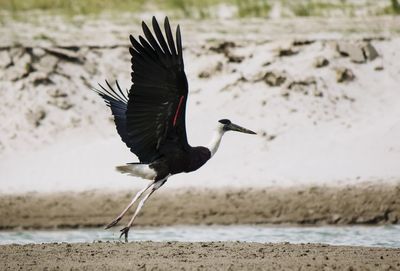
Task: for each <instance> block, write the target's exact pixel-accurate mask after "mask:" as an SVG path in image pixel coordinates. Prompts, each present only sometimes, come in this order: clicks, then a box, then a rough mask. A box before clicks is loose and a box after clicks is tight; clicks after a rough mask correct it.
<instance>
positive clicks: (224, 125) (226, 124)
mask: <svg viewBox="0 0 400 271" xmlns="http://www.w3.org/2000/svg"><path fill="white" fill-rule="evenodd" d="M218 122H219V123H220V127H221V129H222V130H223V131H224V132H227V131H236V132H241V133H246V134H252V135H255V134H256V133H255V132H253V131H251V130H249V129H246V128H243V127H241V126H239V125H236V124H234V123H232V122H231V121H230V120H228V119H222V120H219V121H218Z"/></svg>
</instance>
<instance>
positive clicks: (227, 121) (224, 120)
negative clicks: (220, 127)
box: [219, 119, 231, 125]
mask: <svg viewBox="0 0 400 271" xmlns="http://www.w3.org/2000/svg"><path fill="white" fill-rule="evenodd" d="M219 122H220V123H222V124H224V125H226V124H230V123H231V121H230V120H228V119H222V120H219Z"/></svg>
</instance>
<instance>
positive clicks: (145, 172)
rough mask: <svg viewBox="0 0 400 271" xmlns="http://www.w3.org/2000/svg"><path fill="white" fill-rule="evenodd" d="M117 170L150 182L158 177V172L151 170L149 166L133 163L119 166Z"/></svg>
mask: <svg viewBox="0 0 400 271" xmlns="http://www.w3.org/2000/svg"><path fill="white" fill-rule="evenodd" d="M115 169H116V170H117V171H119V172H121V173H123V174H128V175H129V176H134V177H140V178H143V179H148V180H154V179H155V177H156V176H157V172H156V171H155V170H154V169H152V168H150V167H149V165H147V164H140V163H132V164H126V165H123V166H117V167H115Z"/></svg>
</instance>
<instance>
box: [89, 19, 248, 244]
mask: <svg viewBox="0 0 400 271" xmlns="http://www.w3.org/2000/svg"><path fill="white" fill-rule="evenodd" d="M152 26H153V32H154V34H155V36H154V35H153V33H152V32H151V31H150V29H149V27H148V26H147V25H146V24H145V23H144V22H142V28H143V33H144V37H143V36H139V37H138V39H136V38H134V37H133V36H132V35H130V37H129V38H130V42H131V47H130V48H129V52H130V54H131V57H132V58H131V62H132V66H131V68H132V73H131V81H132V86H131V88H130V90H129V91H128V90H127V91H126V92H124V91H122V89H121V87H120V85H119V84H118V81H116V88H117V90H115V89H114V88H113V87H112V86H111V85H110V84H109V83H108V82H107V81H106V85H107V86H106V87H107V88H106V87H103V86H102V85H100V84H99V86H100V89H94V90H95V91H96V92H97V93H98V94H99V95H100V96H101V97H102V98H103V99H104V101H105V102H106V104H107V105H108V106H109V107H110V109H111V113H112V115H113V116H114V122H115V126H116V128H117V132H118V134H119V135H120V137H121V139H122V141H123V142H124V143H125V144H126V146H127V147H128V148H130V150H131V152H133V153H134V154H135V155H136V156H137V157H138V158H139V161H140V162H137V163H128V164H126V165H123V166H118V167H116V169H117V170H118V171H119V172H121V173H125V174H129V175H132V176H135V177H141V178H144V179H148V180H151V182H150V183H149V184H148V185H147V186H146V187H145V188H144V189H142V190H140V191H139V192H138V193H137V194H136V195H135V197H133V199H132V201H131V202H130V203H129V204H128V206H127V207H126V208H125V209H124V210H123V211H122V213H121V214H120V215H119V216H117V217H116V218H115V219H114V220H113V221H112V222H111V223H109V224H108V225H107V226H106V229H108V228H111V227H113V226H115V225H116V224H117V223H118V222H119V221H120V220H121V219H122V217H123V216H124V215H125V214H126V213H127V212H128V210H129V209H130V208H131V207H132V206H133V205H134V204H135V202H136V201H137V200H138V199H139V198H141V197H142V195H143V194H144V193H145V192H146V191H147V190H149V192H148V193H147V194H146V195H145V196H143V198H142V199H141V201H140V202H139V204H138V206H137V208H136V211H135V213H134V215H133V217H132V218H131V220H130V221H129V223H128V225H127V226H126V227H124V228H123V229H121V236H120V238H121V237H122V236H125V240H126V241H127V240H128V232H129V229H130V228H131V226H132V224H133V222H134V220H135V218H136V216H137V215H138V213H139V211H140V210H141V208H142V207H143V205H144V204H145V203H146V201H147V200H148V199H149V197H150V196H151V195H152V194H153V193H154V192H155V191H156V190H157V189H159V188H160V187H161V186H162V185H164V184H165V182H166V181H167V179H168V178H169V177H170V176H172V175H175V174H178V173H182V172H191V171H195V170H197V169H199V168H200V167H201V166H203V165H204V164H205V163H206V162H207V161H208V160H209V159H210V158H211V157H212V156H213V155H214V154H215V153H216V151H217V150H218V147H219V145H220V142H221V138H222V136H223V135H224V134H225V132H228V131H237V132H242V133H247V134H255V133H254V132H253V131H250V130H248V129H245V128H243V127H240V126H239V125H236V124H234V123H232V122H231V121H230V120H228V119H221V120H219V122H218V123H217V128H216V131H215V135H214V136H213V137H212V140H211V142H210V144H209V145H208V146H207V147H192V146H190V145H189V143H188V140H187V136H186V125H185V111H186V102H187V99H188V82H187V78H186V75H185V71H184V63H183V54H182V38H181V32H180V28H179V25H178V26H177V28H176V34H175V40H174V36H173V34H172V31H171V27H170V24H169V21H168V18H167V17H166V18H165V20H164V31H165V37H164V34H163V33H162V31H161V28H160V26H159V24H158V22H157V20H156V19H155V17H153V19H152Z"/></svg>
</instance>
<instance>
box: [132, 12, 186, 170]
mask: <svg viewBox="0 0 400 271" xmlns="http://www.w3.org/2000/svg"><path fill="white" fill-rule="evenodd" d="M152 25H153V30H154V33H155V37H154V36H153V34H152V33H151V31H150V29H149V28H148V27H147V25H146V24H145V23H144V22H143V23H142V28H143V33H144V36H145V38H144V37H142V36H139V41H138V40H137V39H135V38H134V37H133V36H132V35H131V36H130V40H131V43H132V47H131V48H129V51H130V53H131V56H132V73H131V75H132V77H131V79H132V83H133V84H132V87H131V90H130V92H129V101H128V108H127V111H126V131H127V136H128V138H129V144H130V145H129V147H130V148H131V151H132V152H133V153H135V154H136V155H137V156H138V157H139V160H140V161H141V162H143V163H150V162H152V161H154V160H155V159H156V158H157V157H159V156H160V149H162V147H163V145H164V144H166V143H168V142H172V143H173V144H175V146H176V147H180V148H182V149H187V148H188V147H189V145H188V142H187V137H186V128H185V108H186V100H187V95H188V84H187V79H186V75H185V72H184V65H183V57H182V40H181V33H180V29H179V26H178V27H177V30H176V46H175V42H174V38H173V35H172V32H171V27H170V25H169V21H168V18H165V21H164V29H165V35H166V40H165V39H164V36H163V34H162V32H161V29H160V27H159V25H158V23H157V20H156V19H155V17H153V20H152Z"/></svg>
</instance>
